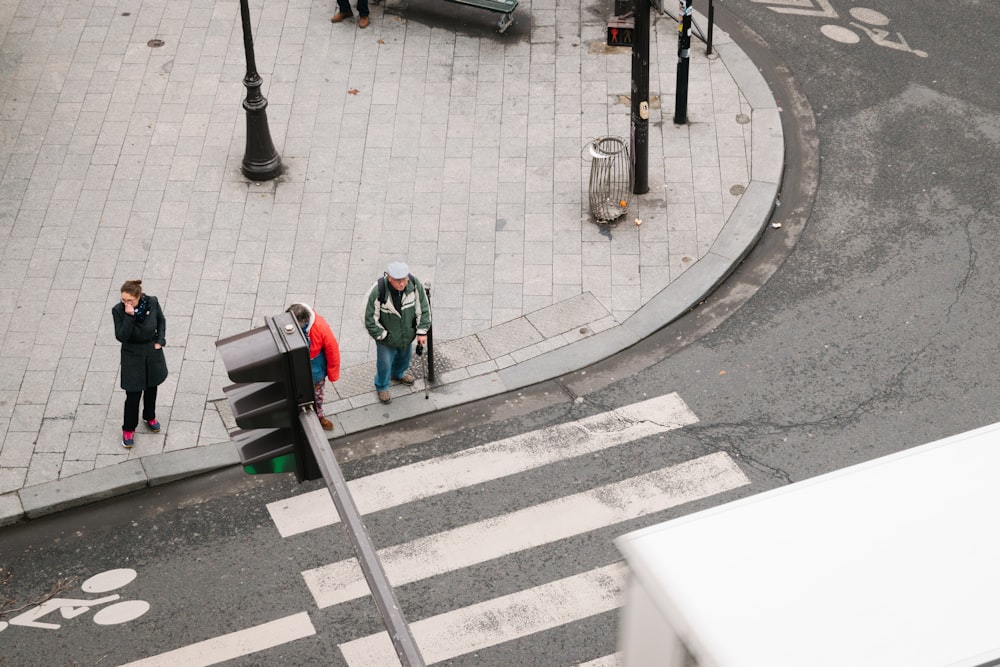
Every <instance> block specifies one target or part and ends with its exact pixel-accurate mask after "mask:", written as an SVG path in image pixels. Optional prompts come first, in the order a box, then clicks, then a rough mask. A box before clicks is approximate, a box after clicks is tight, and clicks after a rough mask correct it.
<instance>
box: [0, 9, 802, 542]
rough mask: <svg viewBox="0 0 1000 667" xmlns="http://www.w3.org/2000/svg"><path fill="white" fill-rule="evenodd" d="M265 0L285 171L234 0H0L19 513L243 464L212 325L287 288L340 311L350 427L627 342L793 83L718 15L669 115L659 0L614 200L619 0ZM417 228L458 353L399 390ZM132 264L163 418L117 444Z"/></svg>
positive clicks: (269, 84)
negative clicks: (387, 312) (402, 273)
mask: <svg viewBox="0 0 1000 667" xmlns="http://www.w3.org/2000/svg"><path fill="white" fill-rule="evenodd" d="M250 4H251V14H252V16H253V20H252V23H253V28H254V41H255V47H256V48H255V51H256V62H257V69H258V71H259V72H260V75H261V77H262V78H263V80H264V89H263V92H264V94H265V96H266V97H267V99H268V102H269V106H268V108H267V114H268V118H269V122H270V129H271V134H272V137H273V139H274V143H275V145H276V147H277V148H278V151H279V153H280V155H281V158H282V162H283V164H284V167H285V173H284V174H283V175H282V176H281V177H280V178H278V179H275V180H273V181H269V182H265V183H254V182H250V181H248V180H246V179H245V178H244V177H243V176H242V175H241V173H240V163H241V160H242V157H243V152H244V142H245V139H244V137H245V123H246V121H245V112H244V111H243V108H242V106H241V101H242V99H243V97H244V94H245V89H244V87H243V85H242V80H243V77H244V75H245V71H246V66H245V60H244V53H243V41H242V31H241V28H240V12H239V3H238V2H236V1H235V0H231V1H219V2H216V1H215V0H187V1H181V2H176V1H171V2H169V3H168V2H166V1H165V0H160V1H152V2H151V1H149V0H142V1H141V2H140V0H121V1H119V2H118V4H117V5H115V6H111V5H108V4H107V3H103V2H98V1H97V0H74V1H73V2H69V1H68V0H66V1H61V0H53V1H51V2H47V3H44V4H40V3H36V2H34V1H32V0H0V105H2V106H0V174H2V180H0V257H2V263H0V278H2V280H0V441H2V446H0V524H4V523H11V522H13V521H16V520H18V519H20V518H22V517H25V516H27V517H36V516H41V515H44V514H47V513H50V512H54V511H58V510H60V509H64V508H68V507H72V506H74V505H79V504H82V503H85V502H89V501H92V500H95V499H99V498H105V497H109V496H112V495H115V494H119V493H125V492H128V491H131V490H135V489H138V488H141V487H143V486H146V485H151V484H160V483H165V482H168V481H171V480H174V479H178V478H182V477H185V476H189V475H193V474H197V473H200V472H204V471H208V470H212V469H215V468H219V467H222V466H229V465H233V464H236V463H238V461H239V458H238V456H237V454H236V451H235V448H234V446H233V445H232V443H231V442H230V441H229V437H228V428H230V427H231V426H232V424H230V423H229V422H230V421H231V417H230V416H229V415H228V411H227V409H226V404H225V401H224V400H223V395H222V387H223V386H225V385H226V384H228V383H229V381H228V378H227V377H226V375H225V369H224V367H223V365H222V362H221V359H220V358H219V357H218V356H217V353H216V350H215V345H214V343H215V341H216V340H217V339H218V338H220V337H222V336H227V335H231V334H234V333H237V332H240V331H244V330H247V329H250V328H252V327H256V326H260V325H261V324H263V318H264V317H265V316H267V315H273V314H277V313H279V312H281V311H283V310H284V309H285V308H286V307H287V306H288V304H290V303H292V302H295V301H304V302H307V303H310V304H313V305H314V306H315V308H316V309H317V311H318V312H319V313H320V314H322V315H323V316H324V317H325V318H326V319H327V320H328V321H329V323H330V325H331V327H332V328H333V330H334V332H335V333H336V334H337V336H338V338H339V340H340V346H341V351H342V354H343V371H342V376H341V380H340V381H339V382H337V383H336V384H334V385H329V384H328V385H327V397H326V406H327V410H326V411H327V414H328V415H332V416H333V418H334V421H335V423H336V424H337V430H336V431H335V433H334V435H337V436H339V435H343V434H345V433H357V432H359V431H363V430H365V429H369V428H372V427H374V426H378V425H382V424H385V423H387V422H392V421H397V420H402V419H407V418H410V417H413V416H415V415H418V414H422V413H426V412H429V411H432V410H439V409H442V408H446V407H449V406H453V405H458V404H462V403H465V402H469V401H473V400H476V399H479V398H483V397H486V396H491V395H495V394H499V393H502V392H507V391H510V390H512V389H517V388H519V387H525V386H528V385H531V384H534V383H537V382H540V381H543V380H546V379H549V378H553V377H557V376H559V375H562V374H565V373H567V372H571V371H574V370H577V369H580V368H582V367H585V366H587V365H589V364H591V363H593V362H596V361H599V360H601V359H603V358H606V357H607V356H609V355H611V354H614V353H615V352H618V351H620V350H622V349H624V348H626V347H628V346H630V345H632V344H634V343H635V342H637V341H639V340H641V339H642V338H644V337H646V336H648V335H649V334H651V333H652V332H654V331H656V330H657V329H659V328H661V327H662V326H664V325H666V324H667V323H669V322H670V321H671V320H673V319H675V318H676V317H678V316H679V315H681V314H683V313H684V312H685V311H686V310H688V309H689V308H690V307H691V306H692V305H694V304H695V303H697V302H698V301H699V300H701V299H702V298H703V297H704V296H705V295H706V294H708V293H709V292H710V291H711V290H712V289H713V288H714V287H715V286H716V285H718V283H719V282H721V281H722V280H723V279H724V278H725V277H726V276H727V275H728V274H729V272H730V271H731V270H732V269H733V268H734V267H735V266H736V264H737V263H738V262H739V261H740V260H741V259H742V257H743V256H744V255H745V254H746V253H747V252H748V251H749V249H750V248H751V247H752V246H753V244H754V243H755V241H756V240H757V238H758V237H759V235H760V234H761V232H762V231H763V228H764V225H765V224H766V223H767V220H768V218H769V216H770V213H771V210H772V208H773V206H774V202H775V199H776V196H777V192H778V188H779V185H780V179H781V175H782V168H783V160H784V142H783V137H782V131H781V120H780V115H779V110H778V108H777V106H776V103H775V101H774V99H773V96H772V95H771V92H770V90H769V89H768V87H767V85H766V83H765V82H764V79H763V77H762V76H761V75H760V74H759V72H758V70H757V68H756V66H755V65H754V64H753V63H752V62H750V61H749V59H748V58H747V56H746V54H745V53H744V52H743V51H742V50H741V49H740V48H739V47H738V46H736V45H735V44H734V43H733V42H732V41H731V40H730V39H729V37H728V36H727V35H726V34H724V33H722V32H721V31H720V30H718V28H716V30H715V44H714V47H715V53H714V54H712V55H711V56H706V54H705V47H704V45H703V44H702V43H701V42H699V41H697V40H694V41H693V44H692V50H691V66H690V88H689V97H688V121H689V122H688V124H686V125H683V126H675V125H674V124H673V122H672V117H673V109H674V87H675V78H676V71H675V66H676V62H677V30H676V22H675V21H674V20H673V19H672V18H670V17H669V16H667V15H659V14H657V13H656V12H655V10H654V13H653V17H652V21H651V22H652V31H651V35H650V96H651V106H652V110H651V114H650V123H649V177H648V181H649V186H650V191H649V193H648V194H645V195H641V196H639V197H637V198H636V200H635V201H634V202H633V204H632V206H631V208H630V210H629V211H628V213H627V215H625V216H623V218H621V219H619V220H618V221H616V222H614V223H612V224H598V223H596V222H595V220H594V219H593V217H592V215H591V213H590V210H589V200H588V187H589V175H590V163H589V158H588V155H587V151H586V146H587V145H588V143H589V142H590V141H591V140H593V139H594V138H596V137H600V136H604V135H613V136H619V137H622V138H625V139H626V142H627V138H628V136H629V131H630V127H629V125H630V122H629V117H630V106H629V104H630V102H629V100H628V95H629V94H630V88H631V80H630V76H631V75H630V72H631V52H630V51H629V50H627V49H621V48H609V47H607V46H606V45H605V43H604V42H605V35H604V32H605V26H606V21H607V19H608V18H609V16H610V13H611V10H612V8H613V3H612V2H610V0H608V1H604V0H597V1H594V2H584V3H583V4H582V6H581V3H579V2H578V1H577V0H574V1H573V2H568V1H567V2H564V1H563V0H522V2H521V4H520V6H519V7H518V9H517V10H516V12H515V14H514V18H515V23H514V24H513V25H512V26H511V27H510V28H508V29H507V30H506V32H505V33H503V34H499V33H498V32H497V15H495V14H490V13H487V12H482V11H478V10H471V9H464V8H457V6H455V5H450V4H449V5H443V4H442V3H441V2H440V0H414V1H412V2H408V3H405V4H404V5H400V4H398V3H397V2H395V1H394V0H386V2H384V3H383V4H379V5H373V6H372V13H371V25H370V27H369V28H367V29H365V30H361V29H358V28H357V26H356V23H355V22H354V21H353V20H352V21H346V22H344V23H340V24H331V23H330V21H329V17H330V15H331V14H332V12H333V4H332V3H327V2H320V3H311V4H310V3H302V2H296V1H294V0H293V1H289V0H285V1H282V0H267V2H266V3H261V2H260V1H259V0H258V1H256V2H251V3H250ZM442 7H447V8H448V12H449V14H448V20H447V21H446V22H443V21H442V20H441V16H442V15H441V14H440V13H439V12H441V11H443V10H442V9H441V8H442ZM452 8H454V11H452ZM696 22H697V23H700V24H701V25H704V20H703V19H702V18H701V17H698V18H697V20H696ZM153 40H159V41H160V42H162V45H158V42H157V41H153ZM637 219H638V220H641V221H642V224H641V225H639V224H636V223H635V221H636V220H637ZM396 258H402V259H406V260H407V261H408V262H409V264H410V266H411V270H412V271H413V273H414V274H416V275H417V276H419V277H420V278H422V279H423V280H425V281H428V282H430V283H431V284H432V304H433V312H434V340H435V358H436V368H437V378H436V380H437V383H436V385H435V387H434V390H433V391H432V392H431V394H430V400H424V397H423V380H422V379H420V380H418V382H417V383H416V384H415V385H414V386H413V387H412V388H411V387H402V386H400V387H394V388H393V390H392V393H393V395H394V400H393V402H392V403H391V404H390V405H382V404H380V403H378V401H377V399H376V397H375V394H374V388H373V386H372V378H373V375H374V358H375V357H374V344H373V343H372V341H371V340H370V339H369V338H368V336H367V334H366V332H365V330H364V328H363V324H362V321H361V317H362V309H363V301H364V297H365V295H366V294H367V292H368V290H369V289H370V287H371V285H372V284H373V282H374V280H375V279H376V278H377V277H378V276H379V275H381V271H382V270H383V268H384V266H385V264H386V263H387V262H388V261H389V260H391V259H396ZM137 278H138V279H142V281H143V286H144V288H146V290H147V291H148V292H149V293H150V294H153V295H156V296H158V297H159V298H160V302H161V304H162V306H163V308H164V311H165V313H166V317H167V336H166V337H167V348H166V352H167V363H168V365H169V367H170V376H169V378H168V380H167V382H166V383H165V384H164V385H162V386H161V388H160V399H159V407H158V417H159V419H160V421H161V422H163V424H164V430H163V433H162V434H159V435H154V434H151V433H146V432H143V431H142V430H140V431H139V432H138V433H137V434H136V445H135V447H134V449H132V450H130V451H127V450H125V449H123V448H122V446H121V419H122V416H121V413H122V405H123V402H124V392H122V391H121V389H120V388H119V378H118V367H119V350H120V345H119V344H118V342H117V341H116V340H115V337H114V332H113V328H112V321H111V315H110V309H111V307H112V306H113V305H114V304H115V303H116V302H117V301H118V298H119V292H118V289H119V287H120V285H121V283H122V282H123V281H124V280H126V279H137ZM140 429H141V427H140Z"/></svg>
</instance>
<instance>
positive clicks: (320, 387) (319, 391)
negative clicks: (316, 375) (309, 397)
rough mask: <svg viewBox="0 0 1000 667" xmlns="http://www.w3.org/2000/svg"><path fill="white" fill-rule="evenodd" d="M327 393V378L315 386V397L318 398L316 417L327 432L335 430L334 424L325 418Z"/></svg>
mask: <svg viewBox="0 0 1000 667" xmlns="http://www.w3.org/2000/svg"><path fill="white" fill-rule="evenodd" d="M325 391H326V378H323V379H322V380H320V381H319V382H316V383H314V384H313V396H315V397H316V402H315V406H316V416H317V417H318V418H319V425H320V426H322V427H323V430H325V431H332V430H333V422H332V421H330V420H329V419H327V418H326V417H325V416H323V393H324V392H325Z"/></svg>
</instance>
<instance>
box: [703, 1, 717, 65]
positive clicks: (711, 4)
mask: <svg viewBox="0 0 1000 667" xmlns="http://www.w3.org/2000/svg"><path fill="white" fill-rule="evenodd" d="M714 27H715V0H708V42H707V44H708V48H707V49H705V53H706V54H707V55H712V29H713V28H714Z"/></svg>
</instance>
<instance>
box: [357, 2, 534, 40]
mask: <svg viewBox="0 0 1000 667" xmlns="http://www.w3.org/2000/svg"><path fill="white" fill-rule="evenodd" d="M371 2H372V4H374V5H378V4H381V3H382V0H371ZM445 2H454V3H455V4H456V5H465V6H466V7H475V8H477V9H485V10H487V11H490V12H497V13H499V14H502V16H501V17H500V23H499V25H498V28H499V30H500V32H504V31H505V30H506V29H507V28H509V27H510V24H511V23H513V22H514V10H515V9H517V3H518V2H519V0H445Z"/></svg>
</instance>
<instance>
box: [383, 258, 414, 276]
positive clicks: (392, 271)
mask: <svg viewBox="0 0 1000 667" xmlns="http://www.w3.org/2000/svg"><path fill="white" fill-rule="evenodd" d="M385 272H386V273H388V274H389V277H390V278H395V279H396V280H402V279H403V278H406V277H408V276H409V275H410V267H408V266H407V265H406V262H389V266H387V267H385Z"/></svg>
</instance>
